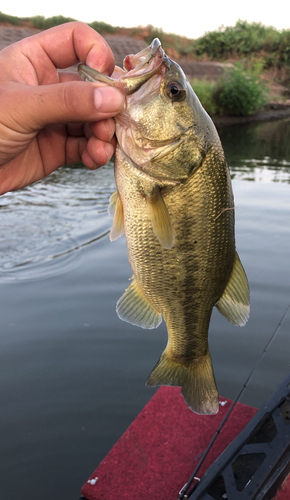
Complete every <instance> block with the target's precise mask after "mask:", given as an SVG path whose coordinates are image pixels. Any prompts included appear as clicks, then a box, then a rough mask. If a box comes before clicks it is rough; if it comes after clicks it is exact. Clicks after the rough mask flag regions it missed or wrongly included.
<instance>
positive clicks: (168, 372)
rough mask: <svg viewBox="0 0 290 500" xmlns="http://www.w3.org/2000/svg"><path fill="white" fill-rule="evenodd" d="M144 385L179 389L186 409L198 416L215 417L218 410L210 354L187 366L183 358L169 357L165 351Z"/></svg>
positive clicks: (187, 363)
mask: <svg viewBox="0 0 290 500" xmlns="http://www.w3.org/2000/svg"><path fill="white" fill-rule="evenodd" d="M146 385H147V386H149V387H154V386H156V385H172V386H178V387H181V389H182V390H181V394H182V396H183V397H184V400H185V402H186V404H187V406H188V407H189V408H190V409H191V410H192V411H193V412H194V413H198V414H199V415H215V414H216V413H217V412H218V411H219V398H218V391H217V387H216V383H215V378H214V373H213V368H212V362H211V357H210V353H209V351H208V352H207V354H206V355H205V356H202V357H201V358H199V359H195V360H194V361H192V362H191V363H189V362H188V361H187V362H184V361H183V360H182V358H180V360H179V359H177V358H172V357H171V356H170V354H169V353H168V352H167V349H165V351H164V352H163V354H162V355H161V358H160V359H159V361H158V363H157V364H156V366H155V367H154V368H153V370H152V372H151V374H150V377H149V379H148V380H147V382H146Z"/></svg>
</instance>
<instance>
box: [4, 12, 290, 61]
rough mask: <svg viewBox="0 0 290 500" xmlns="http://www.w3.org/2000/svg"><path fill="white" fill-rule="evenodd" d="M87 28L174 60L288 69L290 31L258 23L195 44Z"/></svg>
mask: <svg viewBox="0 0 290 500" xmlns="http://www.w3.org/2000/svg"><path fill="white" fill-rule="evenodd" d="M74 20H75V19H72V18H70V17H64V16H53V17H50V18H45V17H43V16H34V17H30V18H27V17H25V18H18V17H15V16H9V15H7V14H4V13H2V12H0V23H10V24H13V25H20V24H23V23H26V24H30V25H31V26H33V27H35V28H38V29H47V28H51V27H52V26H57V25H59V24H62V23H65V22H69V21H74ZM90 26H92V28H94V29H95V30H97V31H98V32H99V33H102V34H104V33H117V32H120V31H122V34H128V35H131V36H136V35H138V37H143V38H144V40H145V41H146V42H148V43H150V42H151V41H152V40H153V38H155V37H158V38H159V39H160V40H161V42H162V45H163V46H164V47H165V49H166V50H167V51H169V53H170V52H171V53H173V52H174V53H175V54H176V57H191V58H195V59H214V60H226V59H237V58H241V57H244V56H246V57H250V56H255V57H259V58H260V59H261V58H262V59H263V63H264V66H265V67H270V66H273V65H275V66H277V67H278V68H280V67H282V66H285V65H286V66H288V67H290V30H283V31H278V30H276V29H275V28H273V27H272V26H264V25H262V24H261V23H248V22H247V21H241V20H239V21H238V22H237V23H236V25H235V26H227V27H224V26H221V27H220V28H219V29H218V30H216V31H211V32H208V33H206V34H205V35H204V36H202V37H200V38H198V39H197V40H190V39H188V38H185V37H181V36H178V35H174V34H169V33H164V32H163V30H162V29H158V28H155V27H154V26H151V25H150V26H147V27H145V28H142V27H138V28H120V27H118V26H111V25H110V24H107V23H104V22H102V21H94V22H92V23H90Z"/></svg>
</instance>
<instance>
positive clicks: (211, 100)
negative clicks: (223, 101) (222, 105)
mask: <svg viewBox="0 0 290 500" xmlns="http://www.w3.org/2000/svg"><path fill="white" fill-rule="evenodd" d="M190 84H191V86H192V88H193V90H194V92H195V93H196V95H197V97H198V98H199V100H200V102H201V104H202V106H203V107H204V109H205V110H206V111H207V112H208V113H209V114H210V115H215V114H216V113H217V112H218V106H217V103H216V101H215V93H216V89H217V84H216V82H209V81H206V80H198V79H197V78H194V79H193V80H191V82H190Z"/></svg>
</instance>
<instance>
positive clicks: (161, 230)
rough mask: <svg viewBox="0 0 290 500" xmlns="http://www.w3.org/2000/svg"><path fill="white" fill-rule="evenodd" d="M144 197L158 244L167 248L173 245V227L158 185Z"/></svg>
mask: <svg viewBox="0 0 290 500" xmlns="http://www.w3.org/2000/svg"><path fill="white" fill-rule="evenodd" d="M145 199H146V204H147V210H148V214H149V217H150V220H151V223H152V227H153V231H154V234H155V236H156V237H157V239H158V241H159V243H160V245H162V246H163V247H165V248H168V249H170V248H172V247H173V245H174V229H173V226H172V223H171V220H170V215H169V213H168V210H167V207H166V204H165V201H164V199H163V196H162V194H161V192H160V189H159V187H156V188H155V189H154V191H153V193H152V195H151V196H148V197H147V196H146V198H145Z"/></svg>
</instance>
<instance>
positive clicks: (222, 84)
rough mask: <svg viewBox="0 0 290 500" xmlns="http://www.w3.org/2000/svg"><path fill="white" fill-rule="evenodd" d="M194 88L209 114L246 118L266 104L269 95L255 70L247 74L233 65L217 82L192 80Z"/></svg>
mask: <svg viewBox="0 0 290 500" xmlns="http://www.w3.org/2000/svg"><path fill="white" fill-rule="evenodd" d="M192 86H193V89H194V91H195V93H196V95H197V96H198V98H199V99H200V101H201V104H202V105H203V107H204V108H205V110H206V111H207V112H208V113H209V114H210V115H214V114H223V115H224V114H226V115H235V116H246V115H250V114H253V113H255V112H257V111H258V110H259V109H261V108H262V107H263V106H264V105H265V104H266V103H267V98H268V93H267V90H266V86H265V84H264V82H263V81H262V80H261V78H260V77H259V75H258V72H257V69H256V70H255V69H254V70H251V71H249V70H248V71H247V70H245V69H244V68H243V66H242V64H241V63H236V64H234V65H233V67H232V68H231V69H229V70H228V71H227V73H226V74H225V76H224V77H223V78H222V79H221V80H220V81H219V82H217V83H215V82H204V81H197V80H194V81H193V82H192Z"/></svg>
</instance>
